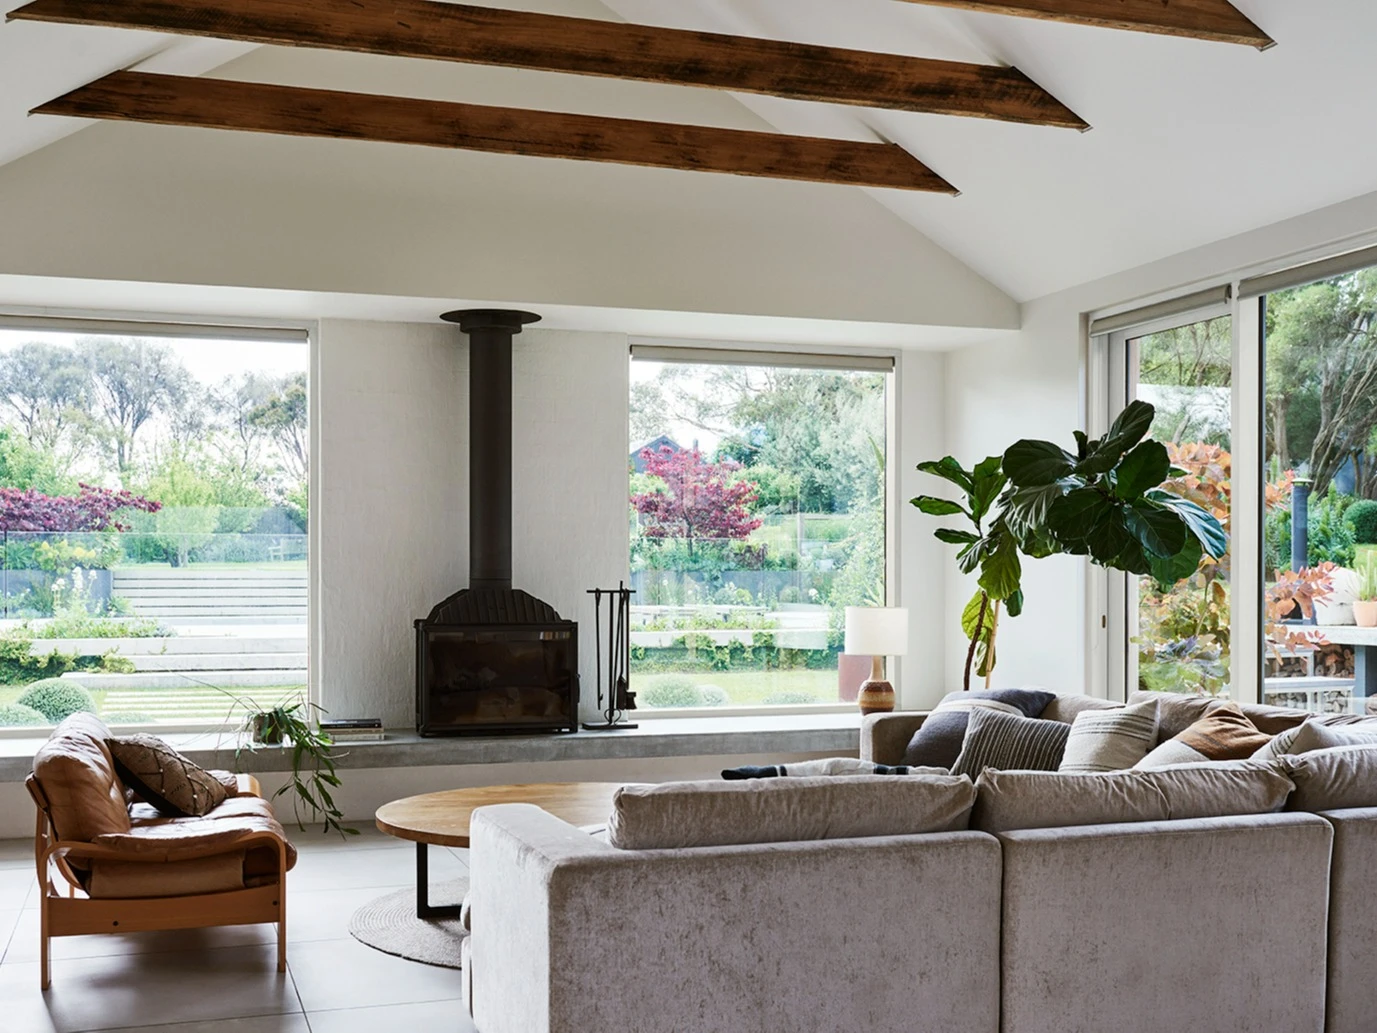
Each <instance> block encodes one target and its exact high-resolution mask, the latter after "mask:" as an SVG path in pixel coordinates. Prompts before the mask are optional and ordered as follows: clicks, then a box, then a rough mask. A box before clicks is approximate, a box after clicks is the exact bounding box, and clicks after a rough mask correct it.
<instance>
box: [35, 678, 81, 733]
mask: <svg viewBox="0 0 1377 1033" xmlns="http://www.w3.org/2000/svg"><path fill="white" fill-rule="evenodd" d="M16 702H17V703H20V704H22V705H23V706H26V707H32V708H33V709H34V710H37V711H38V712H39V713H41V714H42V715H43V716H44V717H46V718H47V719H48V720H49V721H51V722H52V723H53V724H57V723H58V722H59V721H61V720H62V719H63V718H64V717H70V716H71V715H72V714H75V713H78V712H79V711H83V710H84V711H86V712H87V713H90V714H94V713H95V712H96V701H95V700H94V699H92V698H91V694H90V693H89V692H87V691H86V690H85V689H83V688H82V687H81V686H80V685H74V684H73V683H72V682H69V681H63V680H62V679H61V678H45V679H43V680H42V681H36V682H34V683H33V684H32V685H30V686H29V687H28V688H27V689H25V690H24V694H23V695H22V696H20V697H19V699H18V700H16Z"/></svg>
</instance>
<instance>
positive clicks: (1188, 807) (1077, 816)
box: [971, 751, 1377, 833]
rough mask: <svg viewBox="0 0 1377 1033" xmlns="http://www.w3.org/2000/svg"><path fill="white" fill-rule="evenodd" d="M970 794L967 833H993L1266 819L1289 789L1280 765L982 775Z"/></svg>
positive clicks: (991, 772)
mask: <svg viewBox="0 0 1377 1033" xmlns="http://www.w3.org/2000/svg"><path fill="white" fill-rule="evenodd" d="M1374 755H1377V751H1374ZM975 788H976V801H975V810H974V812H973V813H972V814H971V828H973V829H979V830H980V831H982V832H991V833H995V832H1011V831H1013V830H1015V829H1049V828H1062V827H1067V828H1069V827H1072V826H1077V825H1114V824H1119V823H1123V822H1139V821H1179V820H1182V819H1184V818H1219V817H1224V816H1226V815H1230V814H1270V813H1272V812H1274V811H1279V810H1281V809H1282V807H1283V806H1285V804H1286V798H1287V796H1288V795H1289V794H1290V792H1291V790H1292V789H1293V788H1294V787H1293V785H1292V783H1291V779H1289V778H1287V777H1286V775H1285V774H1284V773H1283V770H1282V768H1281V766H1280V765H1277V764H1260V763H1256V762H1253V761H1231V762H1228V763H1223V764H1191V765H1183V766H1181V767H1174V768H1163V769H1161V770H1158V771H1134V770H1129V771H1107V772H1103V773H1101V774H1090V775H1082V774H1064V773H1062V772H1060V771H994V770H987V771H985V772H983V773H982V774H981V776H980V778H979V779H978V780H977V781H976V784H975Z"/></svg>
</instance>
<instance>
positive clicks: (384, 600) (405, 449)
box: [312, 320, 630, 727]
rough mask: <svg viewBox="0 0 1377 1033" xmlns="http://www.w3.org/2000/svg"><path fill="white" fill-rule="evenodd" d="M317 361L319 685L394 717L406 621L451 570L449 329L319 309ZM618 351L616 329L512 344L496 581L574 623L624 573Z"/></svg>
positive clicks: (398, 718) (588, 655)
mask: <svg viewBox="0 0 1377 1033" xmlns="http://www.w3.org/2000/svg"><path fill="white" fill-rule="evenodd" d="M318 363H319V374H318V383H317V395H316V398H317V405H316V419H317V421H318V425H319V430H318V434H319V439H318V444H317V456H318V459H317V462H318V463H319V464H320V465H319V482H318V483H319V484H320V486H321V487H320V491H319V498H318V499H317V500H316V501H315V503H314V505H313V507H312V518H313V519H314V520H316V521H318V523H319V528H320V542H321V545H320V558H319V563H320V586H321V593H320V601H319V604H318V605H319V606H320V615H319V621H318V632H319V645H318V647H317V657H318V661H317V662H318V663H319V684H320V685H322V686H323V687H324V689H323V701H324V703H325V705H326V706H327V707H328V708H329V709H330V710H331V711H332V712H333V713H336V714H338V715H340V716H351V717H356V716H380V717H382V718H383V719H384V721H386V722H387V724H389V725H390V726H394V727H408V726H410V725H411V724H413V723H414V721H415V702H414V700H415V683H414V680H413V678H414V671H415V641H416V640H415V632H414V630H413V629H412V624H411V622H412V621H413V620H415V619H416V618H418V617H424V616H426V615H427V614H428V613H429V612H430V609H431V607H432V606H434V605H435V604H436V603H438V602H440V601H441V600H442V599H444V598H445V597H446V596H448V595H450V594H451V593H453V592H455V591H457V590H459V589H460V588H464V587H466V586H467V585H468V524H469V521H468V504H469V492H468V467H469V464H468V343H467V338H465V337H464V335H463V334H462V333H460V332H459V330H458V328H456V327H451V326H445V325H439V324H437V325H433V326H431V325H424V324H415V323H375V322H355V321H348V320H325V321H322V322H321V324H320V330H319V344H318ZM628 363H629V360H628V357H627V341H626V338H625V337H624V336H620V335H617V334H582V333H569V332H549V331H541V330H527V331H526V332H525V333H523V334H521V335H520V336H519V337H517V338H516V340H515V343H514V346H513V363H512V365H513V377H512V379H513V405H514V407H515V410H516V412H517V413H518V414H520V418H519V419H517V420H516V421H515V426H514V432H513V441H512V452H513V457H514V461H515V467H514V470H513V484H512V496H513V500H512V501H513V507H512V510H513V521H512V553H513V573H514V575H515V579H514V580H515V584H516V586H517V587H519V588H524V589H526V590H527V591H529V592H532V593H534V594H536V595H538V596H540V597H541V598H542V599H544V600H546V601H547V602H549V603H550V604H551V605H552V606H554V607H555V609H557V610H558V611H559V612H560V613H561V615H563V616H565V617H567V618H569V619H571V620H579V621H583V622H591V619H592V612H591V606H590V605H589V603H588V601H587V597H586V596H585V595H584V591H585V590H586V589H588V588H592V587H594V586H595V585H601V586H604V587H606V586H608V585H614V586H615V585H616V583H617V580H618V579H619V578H625V577H626V576H627V534H628V525H627V516H626V503H625V496H626V448H627V446H626V441H627V436H628V435H627V403H626V400H627V397H628V395H629V391H630V387H629V364H628ZM585 611H586V612H585ZM585 637H586V636H585ZM589 645H590V647H591V640H590V641H589ZM584 654H585V655H584V656H583V657H582V658H581V659H582V667H583V676H584V684H585V685H589V686H591V685H592V684H593V657H592V650H591V648H588V649H585V650H584ZM590 712H591V711H590Z"/></svg>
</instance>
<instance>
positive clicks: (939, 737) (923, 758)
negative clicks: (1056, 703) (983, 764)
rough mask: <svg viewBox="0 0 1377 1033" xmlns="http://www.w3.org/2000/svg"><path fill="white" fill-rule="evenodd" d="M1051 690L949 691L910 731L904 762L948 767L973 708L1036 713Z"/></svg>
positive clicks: (1048, 699) (1050, 696)
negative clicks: (920, 724)
mask: <svg viewBox="0 0 1377 1033" xmlns="http://www.w3.org/2000/svg"><path fill="white" fill-rule="evenodd" d="M1055 698H1056V696H1055V694H1054V693H1051V692H1043V691H1041V690H1039V689H981V690H979V691H977V692H949V693H947V694H946V695H945V696H944V697H942V702H940V703H938V704H937V706H935V707H934V708H933V710H932V713H931V714H929V715H928V717H927V720H926V721H924V722H923V725H922V727H921V728H919V729H918V731H916V732H914V733H913V738H912V739H910V740H909V744H908V749H907V750H906V751H905V752H904V763H905V764H907V765H908V766H909V767H935V768H950V767H951V766H952V765H953V764H955V763H956V758H957V757H959V756H960V755H961V745H962V743H963V742H964V741H965V739H966V724H967V722H968V721H969V720H970V715H971V711H972V710H995V711H998V712H999V713H1001V714H1010V715H1013V716H1015V717H1037V716H1038V715H1039V714H1041V713H1042V712H1043V710H1045V709H1046V707H1047V704H1049V703H1051V702H1052V700H1054V699H1055Z"/></svg>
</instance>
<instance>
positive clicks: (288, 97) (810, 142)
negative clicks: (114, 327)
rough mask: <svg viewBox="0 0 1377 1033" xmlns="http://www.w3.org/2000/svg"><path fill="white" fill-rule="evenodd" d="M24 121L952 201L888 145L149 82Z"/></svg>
mask: <svg viewBox="0 0 1377 1033" xmlns="http://www.w3.org/2000/svg"><path fill="white" fill-rule="evenodd" d="M32 113H33V114H39V115H69V116H73V117H76V118H98V119H110V120H114V121H124V122H150V123H155V124H159V125H173V126H196V127H199V128H203V129H238V130H247V131H250V132H258V133H280V134H285V135H288V136H313V137H330V138H338V139H349V140H373V141H378V142H382V143H406V144H421V145H424V146H429V147H448V148H455V149H458V150H470V151H487V152H490V153H495V154H523V155H531V156H539V157H546V158H573V159H576V160H582V161H605V162H615V163H618V164H623V165H645V166H653V167H656V168H667V169H686V170H693V171H699V172H725V173H732V174H735V175H739V176H761V177H765V178H770V179H793V180H806V181H810V182H817V183H842V184H847V185H850V186H866V187H889V188H893V189H897V190H923V191H930V192H934V193H943V194H955V193H956V192H957V191H956V189H955V188H954V187H953V186H952V185H951V184H950V183H948V182H947V181H946V180H944V179H943V178H942V177H941V176H939V175H937V174H936V173H935V172H933V171H932V170H931V169H929V168H928V167H927V166H926V165H924V164H923V163H922V162H920V161H919V160H918V159H917V158H915V157H913V156H912V155H911V154H909V153H908V152H907V151H905V150H904V149H903V148H902V147H899V146H897V145H895V144H885V143H854V142H851V141H847V140H828V139H819V138H816V137H806V136H786V135H783V134H779V133H761V132H754V131H747V130H740V129H716V128H708V127H704V126H690V125H678V124H673V123H666V122H641V121H636V120H633V119H626V118H606V117H602V116H596V115H568V114H560V113H554V112H548V111H528V110H523V109H520V108H499V107H487V106H482V105H477V104H455V103H451V102H448V101H436V100H416V99H412V98H405V97H383V96H376V95H374V94H366V93H343V92H338V91H334V90H314V89H303V88H300V87H294V86H277V85H271V84H268V83H253V82H230V81H227V80H223V79H200V78H192V77H188V76H180V75H163V74H155V73H151V72H115V73H113V74H111V75H107V76H105V77H104V78H101V79H97V80H96V81H95V82H93V83H90V84H89V85H87V86H83V87H81V88H80V89H76V90H73V91H72V92H71V93H68V94H66V95H64V96H62V97H59V98H57V99H56V100H53V101H49V102H48V103H47V104H43V105H41V106H40V107H37V108H35V109H34V110H33V112H32Z"/></svg>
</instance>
